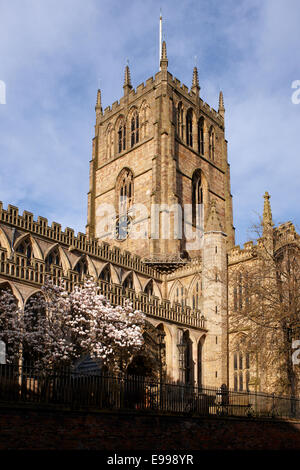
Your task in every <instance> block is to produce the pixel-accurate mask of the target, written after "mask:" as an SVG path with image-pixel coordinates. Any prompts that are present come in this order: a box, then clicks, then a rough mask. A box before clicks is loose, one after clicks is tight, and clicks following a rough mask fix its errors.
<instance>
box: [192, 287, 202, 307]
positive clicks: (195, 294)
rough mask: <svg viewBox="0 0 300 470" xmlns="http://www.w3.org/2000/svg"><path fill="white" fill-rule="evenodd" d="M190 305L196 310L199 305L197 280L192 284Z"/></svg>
mask: <svg viewBox="0 0 300 470" xmlns="http://www.w3.org/2000/svg"><path fill="white" fill-rule="evenodd" d="M192 306H193V309H194V310H198V309H199V307H200V282H199V281H197V282H195V284H194V287H193V291H192Z"/></svg>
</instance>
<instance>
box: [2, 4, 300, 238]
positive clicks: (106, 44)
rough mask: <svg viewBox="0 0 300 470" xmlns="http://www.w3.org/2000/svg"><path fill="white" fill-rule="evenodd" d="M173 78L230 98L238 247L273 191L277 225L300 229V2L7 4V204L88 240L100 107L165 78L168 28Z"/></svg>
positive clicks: (214, 101) (205, 93)
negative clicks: (296, 95) (298, 85)
mask: <svg viewBox="0 0 300 470" xmlns="http://www.w3.org/2000/svg"><path fill="white" fill-rule="evenodd" d="M160 7H161V8H162V13H163V18H164V38H165V40H166V42H167V52H168V59H169V71H170V72H171V73H172V74H173V75H174V76H176V77H177V78H179V79H180V80H181V81H182V82H183V83H185V84H186V85H187V86H190V85H191V80H192V69H193V66H194V63H195V56H197V59H196V60H197V66H198V70H199V81H200V86H201V92H200V93H201V97H202V98H203V99H204V100H205V101H207V102H208V103H209V104H210V105H211V106H213V107H215V108H216V107H217V105H218V94H219V90H220V89H222V90H223V94H224V100H225V108H226V116H225V118H226V138H227V140H228V157H229V162H230V165H231V185H232V194H233V208H234V225H235V227H236V242H237V243H240V244H242V243H244V242H245V241H247V240H248V239H249V238H250V237H251V236H252V234H251V232H250V231H249V228H250V227H251V225H252V223H253V222H256V221H257V219H258V214H261V213H262V208H263V198H262V196H263V194H264V192H265V191H269V193H270V194H271V196H272V198H271V203H272V210H273V218H274V221H275V222H276V223H281V222H284V221H288V220H292V221H293V222H294V223H295V225H296V227H297V229H298V230H299V227H300V205H299V177H300V152H299V135H300V126H299V124H300V104H299V105H295V104H293V103H292V100H291V96H292V93H293V91H294V90H292V88H291V85H292V82H293V81H294V80H300V62H299V43H300V28H299V22H300V2H299V1H298V0H247V1H246V0H239V1H236V0H223V1H221V0H198V1H194V0H191V1H189V0H187V1H182V0H160V1H154V0H144V1H138V0H131V1H130V2H129V1H121V0H118V1H117V0H109V1H106V0H85V1H83V0H59V1H58V0H11V1H8V0H0V80H2V81H4V82H5V84H6V104H5V105H3V104H0V164H1V166H0V168H1V172H0V200H2V201H3V204H4V207H5V208H6V207H7V205H8V204H13V205H16V206H18V207H19V209H20V211H21V212H22V211H23V210H24V209H25V210H29V211H31V212H33V213H34V215H35V218H37V216H38V215H41V216H44V217H47V218H48V220H49V222H50V223H51V222H52V221H54V220H55V221H57V222H59V223H61V224H62V228H63V229H64V228H65V227H66V226H69V227H72V228H74V229H75V231H82V232H84V231H85V224H86V208H87V192H88V179H89V178H88V173H89V160H90V158H91V149H92V146H91V142H92V137H93V133H94V124H95V114H94V107H95V100H96V92H97V88H98V87H99V84H100V87H101V91H102V104H103V107H106V106H108V105H110V104H111V103H112V102H113V101H115V100H117V99H119V98H120V97H121V96H122V92H123V89H122V86H123V77H124V67H125V65H126V60H127V59H128V60H129V64H130V69H131V77H132V83H133V86H134V87H136V86H137V85H138V84H139V83H141V82H145V81H146V79H147V78H149V77H150V76H152V75H154V74H155V73H156V72H157V71H158V47H159V45H158V18H159V11H160Z"/></svg>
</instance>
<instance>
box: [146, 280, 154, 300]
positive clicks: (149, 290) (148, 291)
mask: <svg viewBox="0 0 300 470" xmlns="http://www.w3.org/2000/svg"><path fill="white" fill-rule="evenodd" d="M144 292H145V294H147V296H148V297H150V296H152V295H153V281H152V280H151V281H149V282H148V284H147V285H146V287H145V290H144Z"/></svg>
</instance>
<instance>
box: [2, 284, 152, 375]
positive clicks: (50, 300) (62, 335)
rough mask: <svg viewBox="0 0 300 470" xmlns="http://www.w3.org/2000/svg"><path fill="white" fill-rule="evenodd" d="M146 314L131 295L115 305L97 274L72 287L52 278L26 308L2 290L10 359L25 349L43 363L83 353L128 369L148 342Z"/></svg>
mask: <svg viewBox="0 0 300 470" xmlns="http://www.w3.org/2000/svg"><path fill="white" fill-rule="evenodd" d="M144 324H145V315H144V314H143V313H142V312H140V311H137V310H135V311H134V310H133V308H132V306H131V304H130V303H129V301H128V302H127V303H126V304H125V305H124V306H116V307H114V306H112V305H111V304H110V303H109V302H108V301H107V300H106V298H105V297H104V296H103V295H101V294H100V293H99V288H98V287H97V285H96V284H95V282H94V281H92V280H87V281H86V282H85V283H84V285H82V286H76V287H75V289H74V290H73V291H72V292H71V293H69V292H67V291H66V290H65V288H64V286H63V285H55V284H53V283H52V282H50V281H47V282H46V283H45V285H44V286H43V287H42V292H41V293H40V294H38V295H35V296H34V297H33V298H32V299H31V300H30V301H29V302H28V303H27V306H26V308H25V309H24V311H22V310H21V309H20V308H19V307H18V306H17V303H16V301H15V299H14V297H13V295H12V293H10V292H8V291H7V292H2V294H1V296H0V339H2V340H3V341H5V342H6V344H7V346H8V358H7V359H8V361H10V362H12V361H14V360H16V359H17V358H18V357H19V355H20V352H21V351H22V353H23V354H24V356H25V357H28V358H29V359H33V361H34V362H35V364H39V365H42V366H44V367H45V366H47V367H49V366H50V365H51V366H58V365H63V364H65V365H67V364H70V363H72V362H73V361H74V360H76V359H78V358H80V357H82V356H83V355H86V354H88V355H90V356H91V357H92V358H98V359H100V360H101V361H102V363H103V364H104V365H106V366H107V367H108V368H109V369H110V370H124V369H125V368H126V366H127V365H128V363H129V361H130V359H131V358H132V356H133V355H134V354H135V353H137V352H138V351H139V350H140V348H141V347H142V345H143V342H144V340H143V328H144Z"/></svg>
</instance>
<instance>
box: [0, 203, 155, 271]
mask: <svg viewBox="0 0 300 470" xmlns="http://www.w3.org/2000/svg"><path fill="white" fill-rule="evenodd" d="M1 222H2V223H4V224H8V225H11V226H13V227H16V228H19V229H21V230H24V231H26V232H30V233H32V234H34V235H37V236H41V237H44V238H47V239H48V240H51V241H53V242H55V243H61V244H63V245H65V246H66V247H67V248H68V249H69V250H70V251H72V250H77V251H79V252H82V253H85V254H87V255H91V256H95V257H98V258H101V259H102V260H105V261H107V262H109V261H110V262H113V263H115V264H118V265H120V266H123V267H126V268H132V269H134V270H135V271H137V272H139V273H141V274H145V275H146V276H150V277H153V278H154V279H157V280H161V274H160V273H159V272H157V271H156V270H155V269H154V268H153V267H151V266H147V265H145V264H144V263H143V262H142V259H141V258H140V257H139V256H137V255H131V254H130V253H129V252H124V251H123V250H121V249H120V248H118V247H116V246H113V247H111V246H110V245H109V244H108V243H106V242H99V241H98V240H97V239H89V238H88V237H87V235H86V234H85V233H82V232H78V234H77V236H75V233H74V230H73V229H72V228H69V227H67V228H66V229H65V231H62V229H61V224H59V223H57V222H52V224H51V227H49V225H48V219H46V218H45V217H40V216H39V217H38V218H37V221H35V220H34V216H33V214H32V213H31V212H28V211H24V212H23V215H19V209H18V208H17V207H15V206H12V205H10V204H9V205H8V207H7V210H5V209H3V204H2V202H0V223H1Z"/></svg>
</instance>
